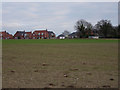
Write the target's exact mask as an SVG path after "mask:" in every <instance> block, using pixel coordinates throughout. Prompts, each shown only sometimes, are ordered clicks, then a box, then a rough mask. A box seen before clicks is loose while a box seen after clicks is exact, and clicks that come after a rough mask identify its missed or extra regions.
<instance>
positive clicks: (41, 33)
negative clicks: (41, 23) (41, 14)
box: [33, 29, 49, 39]
mask: <svg viewBox="0 0 120 90" xmlns="http://www.w3.org/2000/svg"><path fill="white" fill-rule="evenodd" d="M48 38H49V33H48V31H47V29H46V30H36V31H34V32H33V39H48Z"/></svg>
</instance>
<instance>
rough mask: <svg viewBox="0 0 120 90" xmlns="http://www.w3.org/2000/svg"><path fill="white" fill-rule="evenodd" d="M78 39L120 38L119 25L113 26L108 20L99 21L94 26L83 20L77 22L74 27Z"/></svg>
mask: <svg viewBox="0 0 120 90" xmlns="http://www.w3.org/2000/svg"><path fill="white" fill-rule="evenodd" d="M74 28H75V30H76V31H77V36H78V38H88V36H99V37H101V38H120V25H118V26H113V25H112V23H111V21H110V20H100V21H98V22H97V24H95V25H94V26H93V25H92V24H91V23H90V22H87V21H86V20H84V19H81V20H78V21H77V22H76V24H75V26H74Z"/></svg>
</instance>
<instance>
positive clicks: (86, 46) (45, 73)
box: [2, 39, 118, 88]
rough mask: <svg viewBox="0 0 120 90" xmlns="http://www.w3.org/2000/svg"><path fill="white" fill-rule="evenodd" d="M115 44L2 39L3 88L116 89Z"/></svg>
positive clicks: (97, 41)
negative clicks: (104, 87)
mask: <svg viewBox="0 0 120 90" xmlns="http://www.w3.org/2000/svg"><path fill="white" fill-rule="evenodd" d="M117 41H118V40H103V39H99V40H93V39H75V40H72V39H70V40H3V43H2V65H3V83H2V84H3V88H18V87H19V88H45V87H49V88H67V87H68V86H70V85H72V86H74V87H76V88H81V87H82V88H98V87H100V88H102V87H103V86H105V85H109V86H110V87H111V88H117V87H118V43H117ZM41 43H42V44H41ZM43 63H46V64H47V65H46V66H43ZM74 69H77V70H74ZM36 70H37V72H35V71H36ZM11 71H15V72H11ZM89 73H91V74H89ZM64 74H66V75H68V77H64ZM77 78H78V79H77ZM111 78H113V79H114V80H113V81H111V80H110V79H111ZM50 83H52V84H53V85H52V86H51V85H49V84H50Z"/></svg>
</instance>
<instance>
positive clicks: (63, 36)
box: [57, 34, 65, 39]
mask: <svg viewBox="0 0 120 90" xmlns="http://www.w3.org/2000/svg"><path fill="white" fill-rule="evenodd" d="M57 38H58V39H65V35H63V34H60V35H59V36H57Z"/></svg>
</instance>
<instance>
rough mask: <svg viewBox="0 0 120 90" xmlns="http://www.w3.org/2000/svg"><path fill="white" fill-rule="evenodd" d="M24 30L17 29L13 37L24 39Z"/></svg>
mask: <svg viewBox="0 0 120 90" xmlns="http://www.w3.org/2000/svg"><path fill="white" fill-rule="evenodd" d="M24 35H25V31H17V32H16V33H15V34H14V39H24Z"/></svg>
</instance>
